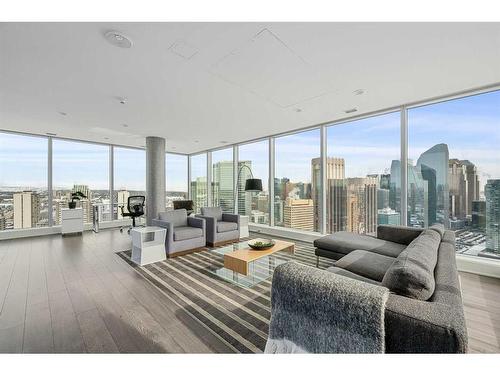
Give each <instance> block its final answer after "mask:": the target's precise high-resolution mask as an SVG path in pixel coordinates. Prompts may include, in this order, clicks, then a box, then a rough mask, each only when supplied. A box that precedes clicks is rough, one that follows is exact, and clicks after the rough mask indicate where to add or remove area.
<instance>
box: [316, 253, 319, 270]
mask: <svg viewBox="0 0 500 375" xmlns="http://www.w3.org/2000/svg"><path fill="white" fill-rule="evenodd" d="M316 268H319V255H316Z"/></svg>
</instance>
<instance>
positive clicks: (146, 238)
mask: <svg viewBox="0 0 500 375" xmlns="http://www.w3.org/2000/svg"><path fill="white" fill-rule="evenodd" d="M130 235H131V236H132V261H133V262H134V263H136V264H138V265H140V266H144V265H146V264H150V263H155V262H160V261H162V260H165V259H167V254H166V251H165V237H166V236H167V230H166V229H164V228H160V227H136V228H132V229H131V230H130Z"/></svg>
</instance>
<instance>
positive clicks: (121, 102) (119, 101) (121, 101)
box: [116, 96, 127, 104]
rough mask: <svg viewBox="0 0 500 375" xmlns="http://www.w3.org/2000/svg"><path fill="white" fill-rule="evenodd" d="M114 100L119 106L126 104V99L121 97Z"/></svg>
mask: <svg viewBox="0 0 500 375" xmlns="http://www.w3.org/2000/svg"><path fill="white" fill-rule="evenodd" d="M116 100H118V103H120V104H127V98H124V97H122V96H117V97H116Z"/></svg>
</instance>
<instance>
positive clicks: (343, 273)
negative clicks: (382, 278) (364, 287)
mask: <svg viewBox="0 0 500 375" xmlns="http://www.w3.org/2000/svg"><path fill="white" fill-rule="evenodd" d="M325 271H327V272H331V273H335V274H337V275H341V276H345V277H349V278H351V279H355V280H359V281H364V282H366V283H369V284H374V285H380V283H379V282H378V281H375V280H372V279H369V278H367V277H363V276H360V275H357V274H355V273H353V272H350V271H347V270H345V269H343V268H339V267H335V266H333V267H329V268H327V269H326V270H325Z"/></svg>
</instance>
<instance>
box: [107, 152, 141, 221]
mask: <svg viewBox="0 0 500 375" xmlns="http://www.w3.org/2000/svg"><path fill="white" fill-rule="evenodd" d="M113 150H114V156H113V162H114V172H115V173H114V185H115V186H114V191H113V201H114V202H115V204H116V206H115V207H114V209H113V213H114V217H115V218H116V219H120V220H121V219H123V216H122V214H121V208H120V207H122V206H123V207H124V212H127V203H128V197H130V196H133V195H144V196H145V195H146V151H144V150H139V149H133V148H125V147H114V148H113ZM136 220H137V219H136ZM142 220H144V217H143V218H142Z"/></svg>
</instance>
